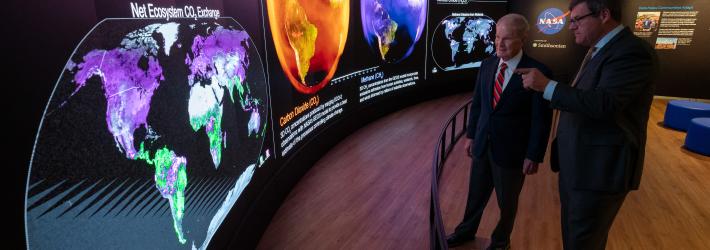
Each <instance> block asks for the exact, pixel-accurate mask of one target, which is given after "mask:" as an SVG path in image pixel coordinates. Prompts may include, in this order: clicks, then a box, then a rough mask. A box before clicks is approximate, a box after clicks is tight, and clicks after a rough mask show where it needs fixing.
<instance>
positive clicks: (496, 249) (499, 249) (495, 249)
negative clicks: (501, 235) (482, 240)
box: [486, 243, 510, 250]
mask: <svg viewBox="0 0 710 250" xmlns="http://www.w3.org/2000/svg"><path fill="white" fill-rule="evenodd" d="M486 250H510V243H508V244H505V245H503V246H494V245H493V244H491V245H490V246H488V247H486Z"/></svg>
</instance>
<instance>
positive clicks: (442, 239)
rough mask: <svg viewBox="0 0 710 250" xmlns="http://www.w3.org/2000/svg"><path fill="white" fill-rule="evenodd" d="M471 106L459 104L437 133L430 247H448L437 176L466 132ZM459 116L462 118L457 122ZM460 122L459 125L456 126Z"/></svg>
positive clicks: (431, 203)
mask: <svg viewBox="0 0 710 250" xmlns="http://www.w3.org/2000/svg"><path fill="white" fill-rule="evenodd" d="M470 108H471V101H468V102H467V103H466V104H464V105H463V106H461V107H460V108H459V109H458V110H457V111H456V112H455V113H454V114H453V115H451V117H449V120H448V121H447V122H446V124H445V125H444V128H443V129H442V130H441V133H440V135H439V142H438V143H437V145H436V149H435V150H434V159H433V164H432V178H431V202H430V206H429V240H430V241H429V242H430V248H431V249H448V245H447V244H446V232H445V230H444V223H443V221H442V219H441V209H440V208H439V178H440V177H441V173H442V172H443V171H442V170H443V166H444V163H445V162H446V157H447V156H449V153H451V150H452V149H453V148H454V147H453V146H454V145H455V144H456V142H457V141H458V140H459V139H460V138H461V136H462V135H463V134H464V133H465V132H466V127H468V110H469V109H470ZM459 117H463V119H461V120H460V122H459V119H458V118H459ZM457 124H460V126H457Z"/></svg>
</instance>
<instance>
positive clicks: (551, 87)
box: [542, 80, 557, 101]
mask: <svg viewBox="0 0 710 250" xmlns="http://www.w3.org/2000/svg"><path fill="white" fill-rule="evenodd" d="M555 87H557V82H556V81H553V80H550V82H548V83H547V87H545V92H544V93H542V98H545V100H548V101H550V100H552V94H554V93H555Z"/></svg>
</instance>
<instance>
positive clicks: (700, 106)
mask: <svg viewBox="0 0 710 250" xmlns="http://www.w3.org/2000/svg"><path fill="white" fill-rule="evenodd" d="M696 117H710V103H702V102H691V101H684V100H672V101H670V102H668V106H666V114H665V116H664V118H663V125H664V126H666V127H670V128H673V129H677V130H682V131H686V130H687V129H688V125H690V120H691V119H693V118H696Z"/></svg>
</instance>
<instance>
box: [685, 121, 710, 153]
mask: <svg viewBox="0 0 710 250" xmlns="http://www.w3.org/2000/svg"><path fill="white" fill-rule="evenodd" d="M685 148H687V149H689V150H691V151H694V152H697V153H700V154H704V155H707V156H710V117H700V118H694V119H693V120H691V121H690V126H688V134H687V135H685Z"/></svg>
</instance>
